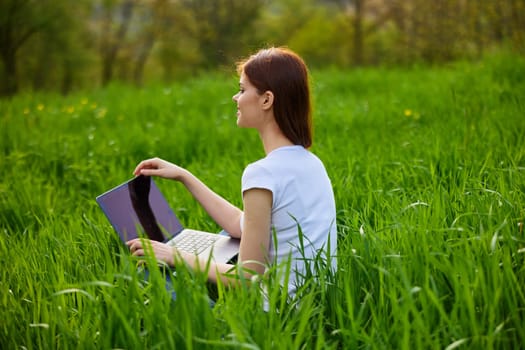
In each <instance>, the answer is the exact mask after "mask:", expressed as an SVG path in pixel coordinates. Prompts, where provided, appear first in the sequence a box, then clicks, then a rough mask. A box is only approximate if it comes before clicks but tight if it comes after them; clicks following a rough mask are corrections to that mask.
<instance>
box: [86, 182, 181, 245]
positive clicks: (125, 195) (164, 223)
mask: <svg viewBox="0 0 525 350" xmlns="http://www.w3.org/2000/svg"><path fill="white" fill-rule="evenodd" d="M96 201H97V203H98V204H99V205H100V207H101V208H102V210H103V211H104V213H105V214H106V216H107V218H108V219H109V221H110V223H111V225H112V226H113V228H114V229H115V230H116V231H117V233H118V234H119V236H120V238H121V239H122V241H124V242H126V241H128V240H130V239H133V238H136V237H138V236H139V233H141V232H143V233H144V235H145V236H147V237H148V238H150V239H152V240H155V241H161V242H162V241H166V240H168V239H170V238H171V237H173V236H174V235H176V234H177V233H179V232H180V231H181V230H182V229H183V227H182V225H181V223H180V221H179V220H178V219H177V217H176V216H175V213H173V211H172V210H171V208H170V206H169V205H168V202H167V201H166V199H165V198H164V196H163V195H162V193H161V192H160V190H159V189H158V187H157V185H156V184H155V182H154V181H153V179H152V178H151V177H148V176H142V175H140V176H138V177H136V178H134V179H131V180H129V181H127V182H125V183H123V184H121V185H119V186H117V187H115V188H113V189H111V190H109V191H108V192H106V193H104V194H101V195H100V196H98V197H97V198H96Z"/></svg>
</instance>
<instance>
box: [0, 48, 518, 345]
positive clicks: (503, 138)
mask: <svg viewBox="0 0 525 350" xmlns="http://www.w3.org/2000/svg"><path fill="white" fill-rule="evenodd" d="M237 85H238V84H237V77H235V76H233V74H232V75H231V76H230V75H224V74H220V73H217V74H214V75H208V76H206V77H199V78H195V79H193V80H191V81H186V82H181V83H179V84H173V85H171V86H169V87H160V86H152V87H148V88H145V89H140V90H139V89H134V88H129V87H125V86H118V85H113V86H111V87H109V88H106V89H100V90H97V91H93V92H87V93H77V94H75V95H70V96H67V97H62V96H58V95H53V94H33V95H29V94H28V95H21V96H18V97H16V98H14V99H13V100H11V101H5V100H4V101H0V118H1V119H0V123H1V125H0V152H1V157H0V176H1V181H0V230H1V240H0V262H1V266H2V269H1V271H0V344H1V347H2V348H3V349H35V348H45V349H48V348H60V349H68V348H71V349H77V348H87V349H89V348H97V349H98V348H101V349H109V348H130V349H133V348H150V349H156V348H162V349H165V348H188V349H201V348H229V347H231V348H247V349H258V348H264V349H267V348H283V349H299V348H304V349H313V348H340V349H343V348H344V349H365V348H366V349H448V350H451V349H456V348H457V349H466V348H468V349H517V348H522V347H523V344H524V343H525V321H523V320H524V319H525V288H524V286H525V232H524V229H523V225H524V221H525V118H524V114H525V113H524V111H525V60H523V59H522V58H517V57H512V56H506V55H499V56H493V57H489V58H487V59H485V60H484V61H482V62H479V63H470V64H468V63H457V64H453V65H450V66H447V67H434V68H432V67H431V68H429V67H415V68H411V69H387V68H376V69H359V70H352V71H339V70H328V69H327V70H323V71H315V72H313V81H312V85H313V90H314V95H315V110H316V113H315V125H316V129H315V141H314V147H313V148H312V150H313V152H315V153H316V154H317V155H318V156H319V157H320V158H321V159H322V160H323V161H324V162H325V164H326V167H327V170H328V172H329V174H330V177H331V179H332V183H333V186H334V190H335V194H336V201H337V208H338V232H339V237H338V239H339V249H338V266H339V269H338V271H337V273H335V274H334V273H333V271H329V270H326V269H324V268H323V267H322V266H323V260H322V259H319V261H316V262H315V264H316V266H318V268H317V269H316V272H317V273H318V276H317V277H316V278H307V279H306V281H305V285H304V288H303V290H302V291H301V293H300V300H295V301H293V302H291V303H287V302H286V300H285V299H284V298H283V297H282V295H280V294H279V293H277V291H278V290H277V289H276V288H273V289H272V293H271V295H270V303H271V305H272V309H271V310H270V312H268V313H265V312H264V311H263V310H262V308H261V307H260V306H259V305H260V301H261V297H260V295H259V293H257V292H256V289H255V288H256V286H255V285H252V287H246V288H238V289H236V290H224V289H223V288H218V290H212V292H213V293H214V294H216V295H217V304H216V306H215V307H214V308H210V307H209V306H208V301H207V295H208V289H209V288H210V287H209V286H207V285H206V283H205V279H204V278H203V276H202V275H199V274H195V273H192V272H190V271H187V270H186V269H185V268H184V267H183V266H178V268H177V271H178V276H177V279H176V281H175V286H174V287H175V289H176V291H177V293H178V294H177V295H178V298H177V300H176V301H175V302H171V300H170V298H169V296H168V294H167V293H166V292H165V291H164V289H163V288H164V287H163V284H162V281H163V278H162V276H161V271H160V270H159V269H157V268H155V267H152V276H151V279H150V282H149V283H145V282H144V281H143V280H142V278H141V276H140V274H139V273H137V269H136V261H135V260H133V259H132V258H130V257H129V255H128V254H127V252H126V250H125V249H124V248H123V247H122V246H121V245H120V244H119V243H120V242H119V241H118V239H117V237H116V234H115V233H114V232H113V230H112V229H111V227H110V226H109V224H108V222H107V220H106V218H105V217H104V216H103V213H102V212H101V211H100V210H99V208H98V207H97V205H96V203H95V201H94V198H95V196H96V195H98V194H99V193H101V192H103V191H105V190H107V189H108V188H110V187H113V186H115V185H117V184H119V183H120V182H122V181H124V180H126V179H128V178H130V177H132V170H133V168H134V166H135V165H136V163H138V162H139V161H140V160H142V159H144V158H146V157H151V156H159V157H163V158H166V159H168V160H171V161H174V162H176V163H178V164H180V165H182V166H184V167H187V168H188V169H190V170H191V171H193V172H194V173H195V174H196V175H197V176H199V177H200V178H201V179H202V180H203V181H204V182H206V183H207V184H209V185H210V187H212V188H213V189H215V190H216V191H217V192H218V193H220V194H221V195H223V196H224V197H226V198H228V199H229V200H231V201H232V202H233V203H235V204H237V205H240V204H241V197H240V177H241V174H242V170H243V168H244V167H245V166H246V165H247V164H248V163H249V162H252V161H254V160H256V159H258V158H260V157H262V156H263V150H262V147H261V145H260V142H259V140H258V136H257V134H256V133H255V132H254V131H253V130H243V129H238V128H237V127H236V124H235V106H234V104H233V102H232V101H231V96H232V95H233V94H234V93H235V92H236V90H237ZM158 183H159V185H160V187H161V189H162V190H163V192H164V193H165V194H166V195H167V196H168V197H169V198H170V200H171V204H172V206H173V207H174V208H175V209H176V211H177V214H178V215H179V216H180V218H181V219H182V221H183V222H184V224H185V225H186V226H190V227H193V228H200V229H204V230H218V227H217V226H216V225H215V224H214V222H213V221H211V219H210V218H209V217H207V216H206V213H205V212H204V211H203V210H202V209H200V208H199V207H198V205H197V204H196V203H195V202H194V201H193V199H192V198H191V196H189V195H188V193H186V192H185V190H184V188H183V187H182V186H181V185H179V184H175V183H172V182H168V181H165V180H164V181H161V180H159V181H158ZM150 265H151V266H155V264H154V263H153V262H151V261H150ZM270 277H272V276H271V274H270ZM274 277H275V276H274ZM273 281H274V279H273V278H269V279H268V282H267V283H268V284H270V287H271V286H272V285H273V284H274V283H273Z"/></svg>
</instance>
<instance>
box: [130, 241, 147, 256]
mask: <svg viewBox="0 0 525 350" xmlns="http://www.w3.org/2000/svg"><path fill="white" fill-rule="evenodd" d="M126 245H127V246H128V247H129V251H130V252H131V255H133V256H144V246H143V245H142V240H141V239H140V238H135V239H132V240H130V241H127V242H126Z"/></svg>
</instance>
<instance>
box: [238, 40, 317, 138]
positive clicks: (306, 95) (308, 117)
mask: <svg viewBox="0 0 525 350" xmlns="http://www.w3.org/2000/svg"><path fill="white" fill-rule="evenodd" d="M237 71H238V72H239V74H241V73H244V74H245V75H246V77H247V78H248V80H249V81H250V83H252V84H253V85H254V86H255V87H256V88H257V91H258V92H259V94H263V93H264V92H265V91H271V92H272V93H273V95H274V102H273V111H274V116H275V121H276V122H277V125H278V126H279V128H280V129H281V131H282V132H283V134H284V135H285V136H286V137H287V138H288V139H289V140H290V141H291V142H292V143H293V144H295V145H302V146H303V147H305V148H309V147H310V146H311V145H312V103H311V98H310V83H309V74H308V68H307V67H306V64H305V63H304V61H303V59H302V58H301V57H299V55H297V54H296V53H295V52H293V51H291V50H289V49H287V48H275V47H272V48H268V49H262V50H260V51H258V52H257V53H255V54H253V55H252V56H250V57H249V58H248V59H246V60H244V61H241V62H240V63H239V64H238V65H237Z"/></svg>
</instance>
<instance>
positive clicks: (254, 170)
mask: <svg viewBox="0 0 525 350" xmlns="http://www.w3.org/2000/svg"><path fill="white" fill-rule="evenodd" d="M241 188H242V193H244V192H245V191H247V190H250V189H252V188H262V189H265V190H269V191H270V192H272V193H274V194H275V192H276V190H277V189H276V182H275V178H274V176H272V174H271V172H270V171H269V170H267V169H266V168H264V167H262V166H260V165H258V164H257V163H253V164H250V165H248V166H247V167H246V169H244V172H243V174H242V187H241Z"/></svg>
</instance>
